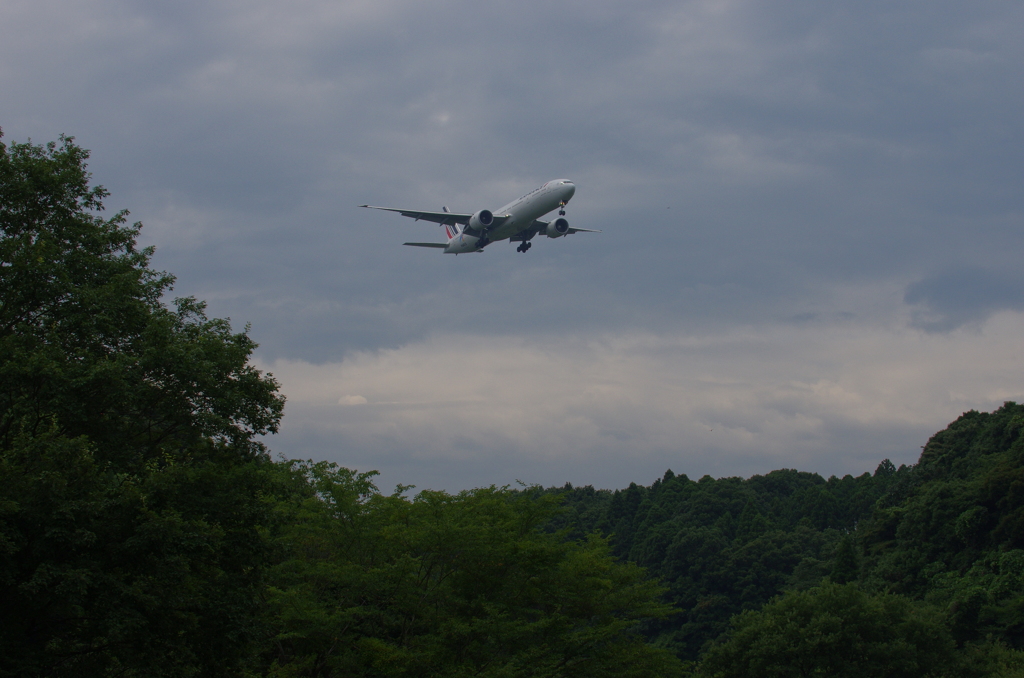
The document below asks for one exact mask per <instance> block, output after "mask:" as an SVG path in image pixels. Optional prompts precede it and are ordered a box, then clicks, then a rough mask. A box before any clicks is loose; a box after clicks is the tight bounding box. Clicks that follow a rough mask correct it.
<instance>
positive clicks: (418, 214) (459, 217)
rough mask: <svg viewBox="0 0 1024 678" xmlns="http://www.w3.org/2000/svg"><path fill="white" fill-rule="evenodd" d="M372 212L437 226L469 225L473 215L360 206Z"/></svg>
mask: <svg viewBox="0 0 1024 678" xmlns="http://www.w3.org/2000/svg"><path fill="white" fill-rule="evenodd" d="M360 207H368V208H370V209H371V210H385V211H387V212H398V213H399V214H401V215H402V216H403V217H412V218H413V219H415V220H416V221H421V220H422V221H433V222H434V223H436V224H441V225H442V226H443V225H444V224H462V225H466V224H468V223H469V218H470V217H472V216H473V215H472V214H455V213H454V212H423V211H420V210H403V209H398V208H397V207H375V206H374V205H360Z"/></svg>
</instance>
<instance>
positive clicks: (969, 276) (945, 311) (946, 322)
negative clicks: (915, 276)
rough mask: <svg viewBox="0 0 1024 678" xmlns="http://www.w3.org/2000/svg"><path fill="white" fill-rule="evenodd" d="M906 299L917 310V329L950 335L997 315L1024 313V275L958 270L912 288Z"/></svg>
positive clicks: (981, 270) (931, 277) (915, 321)
mask: <svg viewBox="0 0 1024 678" xmlns="http://www.w3.org/2000/svg"><path fill="white" fill-rule="evenodd" d="M904 299H905V300H906V302H907V303H908V304H913V305H915V306H917V309H915V312H914V320H913V322H914V325H915V326H917V327H920V328H922V329H925V330H928V331H932V332H941V331H949V330H952V329H955V328H957V327H960V326H962V325H965V324H968V323H979V322H982V321H984V320H986V319H988V318H989V316H991V315H992V314H993V313H996V312H998V311H1004V310H1012V311H1024V275H1022V274H1021V273H1020V272H1019V271H1014V272H1012V273H1006V272H1003V271H998V270H984V269H964V268H955V269H953V270H950V271H943V272H942V273H939V274H937V275H933V276H929V277H927V278H925V279H923V280H919V281H917V282H915V283H913V284H911V285H909V286H908V287H907V292H906V294H905V295H904Z"/></svg>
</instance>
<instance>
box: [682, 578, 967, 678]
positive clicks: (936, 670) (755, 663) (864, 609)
mask: <svg viewBox="0 0 1024 678" xmlns="http://www.w3.org/2000/svg"><path fill="white" fill-rule="evenodd" d="M962 664H963V662H962V659H961V657H960V656H959V655H958V654H957V653H956V652H955V649H954V645H953V641H952V638H951V637H950V635H949V631H948V630H947V629H946V628H945V626H943V624H942V622H941V620H940V619H939V618H937V617H936V616H935V615H931V614H928V613H927V611H924V610H922V609H920V608H918V607H916V606H914V605H913V603H912V602H911V601H910V600H908V599H906V598H902V597H899V596H893V595H875V596H870V595H868V594H866V593H864V592H863V591H861V590H860V589H859V588H858V587H857V586H856V585H854V584H846V585H841V584H831V583H828V584H825V585H823V586H821V587H819V588H814V589H810V590H808V591H795V592H791V593H788V594H786V595H784V596H782V597H780V598H777V599H776V600H773V601H772V602H770V603H769V604H767V605H765V606H764V607H763V608H762V609H760V610H758V611H752V610H748V611H746V612H744V613H742V614H740V615H738V616H737V617H735V618H734V619H733V622H732V628H731V630H730V631H729V633H728V634H727V635H726V636H725V638H724V639H723V640H722V641H721V642H719V643H716V644H715V645H714V646H713V647H711V649H710V650H709V651H708V652H707V653H706V654H705V656H704V659H703V661H702V662H701V666H700V674H701V675H706V676H713V677H714V678H731V677H733V676H735V677H737V678H741V677H746V676H766V677H769V678H786V677H788V676H793V677H794V678H797V677H799V676H811V675H822V676H836V677H837V678H843V677H845V676H849V677H850V678H860V677H861V676H877V677H878V678H901V677H906V678H925V677H927V676H947V675H957V676H959V675H964V672H965V670H966V667H965V666H963V665H962Z"/></svg>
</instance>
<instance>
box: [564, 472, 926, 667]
mask: <svg viewBox="0 0 1024 678" xmlns="http://www.w3.org/2000/svg"><path fill="white" fill-rule="evenodd" d="M909 471H910V470H909V469H908V468H906V467H902V468H901V469H899V470H897V469H895V468H893V466H892V464H891V463H889V462H888V461H886V462H883V463H882V464H881V465H879V467H878V469H877V470H876V471H875V474H874V475H870V474H867V473H865V474H863V475H861V476H859V477H857V478H854V477H852V476H846V477H845V478H841V479H840V478H835V477H833V478H830V479H829V480H827V481H826V480H824V479H823V478H821V477H820V476H818V475H817V474H812V473H801V472H798V471H793V470H781V471H773V472H772V473H769V474H767V475H764V476H754V477H752V478H749V479H746V480H743V479H740V478H721V479H719V480H715V479H713V478H711V477H709V476H705V477H703V478H701V479H700V480H698V481H693V480H690V479H689V478H687V477H686V476H685V475H678V476H677V475H675V474H674V473H672V471H668V472H667V473H666V474H665V476H664V477H663V478H661V479H660V480H657V481H655V482H654V484H653V485H651V486H650V487H649V488H648V487H641V486H638V485H636V484H631V485H630V486H629V488H628V489H626V490H622V491H615V492H608V491H606V490H594V489H593V488H590V487H586V488H571V487H566V488H562V489H561V490H558V491H554V492H555V493H556V494H558V495H560V496H562V497H563V498H564V499H565V501H566V503H567V505H568V507H569V508H570V510H569V511H568V512H567V515H566V516H563V518H562V519H563V520H565V521H567V522H568V523H570V524H572V525H574V526H575V528H576V529H578V530H580V533H583V532H586V531H589V530H592V529H598V530H601V531H603V532H605V533H606V534H611V535H613V544H614V550H615V553H616V554H617V555H619V556H620V557H621V558H623V559H627V560H630V561H633V562H636V563H638V564H640V565H642V566H644V567H646V568H648V570H650V572H651V573H652V574H655V575H657V576H659V577H660V578H662V579H663V580H664V581H665V583H666V584H667V585H668V587H669V593H668V600H670V601H671V602H672V604H673V605H674V606H675V607H676V608H677V609H678V610H680V614H678V615H675V616H673V617H672V618H670V619H669V620H667V621H666V622H663V623H658V624H652V625H651V626H650V627H649V629H650V633H651V634H652V635H653V636H655V637H657V638H658V642H659V643H660V644H662V645H665V646H667V647H670V648H671V649H673V650H674V651H675V652H677V653H679V654H680V655H681V656H683V657H685V658H687V659H696V658H697V657H698V656H699V654H700V651H701V648H702V647H703V646H704V645H705V644H706V643H708V642H709V641H711V640H712V639H714V638H716V637H717V636H718V635H719V634H721V633H723V632H724V631H725V630H726V629H727V628H728V624H729V619H730V618H731V617H732V616H733V615H735V614H737V613H739V612H741V611H743V610H749V609H755V608H758V607H760V606H761V605H764V604H765V603H767V602H768V601H769V600H770V599H771V598H772V597H773V596H776V595H778V594H780V593H782V592H783V591H784V590H786V589H787V588H802V587H807V586H811V585H814V584H817V583H818V582H819V581H820V580H821V579H822V577H825V576H829V575H832V576H833V578H834V579H836V580H843V581H847V580H849V579H851V578H853V577H854V575H855V573H854V572H845V573H844V572H843V571H842V570H843V568H846V569H847V570H849V568H850V567H851V566H853V567H856V566H855V565H852V564H851V562H850V558H849V557H847V558H846V559H845V560H844V559H843V558H842V557H839V558H837V555H841V554H842V553H843V549H844V548H845V549H846V552H847V553H848V554H849V551H850V548H851V546H852V545H851V543H850V536H849V535H850V533H851V531H852V529H853V528H854V526H855V525H856V524H857V522H858V521H859V520H862V519H864V518H865V517H867V516H868V515H870V514H871V511H872V507H873V505H874V504H875V502H876V501H878V499H880V498H881V497H883V496H885V494H886V492H887V491H888V488H889V486H890V485H891V484H892V482H894V480H895V479H897V478H902V477H903V476H905V475H906V474H908V473H909Z"/></svg>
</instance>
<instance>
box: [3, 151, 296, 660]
mask: <svg viewBox="0 0 1024 678" xmlns="http://www.w3.org/2000/svg"><path fill="white" fill-rule="evenodd" d="M87 158H88V153H87V152H86V151H84V150H83V149H81V148H80V147H78V146H77V145H76V144H75V143H74V141H73V140H72V139H71V138H62V139H61V143H60V144H59V145H58V144H56V143H50V144H47V145H45V146H39V145H34V144H32V143H23V144H19V143H15V144H11V145H10V146H6V145H3V144H0V600H3V604H2V605H0V675H18V676H31V675H107V674H110V675H115V674H116V675H126V676H131V675H147V676H154V675H176V676H181V675H193V674H206V675H229V674H231V673H234V672H238V671H240V670H241V667H242V666H243V665H244V664H245V662H246V661H247V659H248V657H249V656H250V655H251V653H252V650H253V643H254V642H256V641H257V639H258V638H259V637H260V632H259V629H258V628H257V626H256V623H257V619H258V613H259V607H260V606H259V599H260V593H261V591H262V563H263V560H264V557H265V548H264V546H263V544H262V541H261V539H260V536H259V526H260V523H261V521H262V518H261V516H264V515H265V514H266V510H267V509H266V504H265V502H264V501H262V499H261V495H262V494H264V493H265V491H266V487H267V482H268V481H267V475H266V473H264V471H263V467H265V466H267V465H269V463H270V462H269V461H268V460H267V458H266V453H265V450H264V448H263V446H262V444H261V443H260V442H259V441H258V439H257V438H256V436H257V435H259V434H264V433H269V432H273V431H276V429H277V425H278V422H279V420H280V417H281V413H282V408H283V398H281V397H280V396H279V395H278V393H277V384H276V382H275V381H274V380H273V379H272V378H271V377H270V376H269V375H263V374H260V373H259V372H258V371H257V370H255V369H254V368H253V367H252V366H251V365H250V364H249V362H248V359H249V356H250V355H251V353H252V351H253V349H254V348H255V344H254V343H253V342H252V341H251V340H250V339H249V337H248V336H247V335H246V333H245V332H242V333H234V332H232V331H231V328H230V325H229V323H228V322H227V321H226V320H210V319H208V318H207V317H206V315H205V313H204V308H203V304H201V303H199V302H197V301H195V300H193V299H181V300H178V301H177V302H176V304H175V306H174V307H173V308H168V307H167V306H165V305H164V304H163V303H162V301H161V299H162V298H163V296H164V295H165V293H167V292H168V291H169V289H170V286H171V283H172V282H173V280H172V278H171V277H170V276H168V275H166V274H164V273H159V272H156V271H153V270H151V269H150V268H149V259H150V256H151V254H152V251H151V250H149V249H141V250H140V249H137V248H136V244H135V243H136V238H137V236H138V233H139V228H140V225H139V224H135V225H133V226H128V225H126V217H127V213H126V212H119V213H117V214H115V215H113V216H112V217H111V218H109V219H103V218H101V217H100V216H99V214H100V212H101V211H102V209H103V199H104V198H105V197H107V193H106V191H105V190H104V189H103V188H102V187H99V186H96V187H93V186H90V175H89V173H88V172H87V171H86V160H87Z"/></svg>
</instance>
